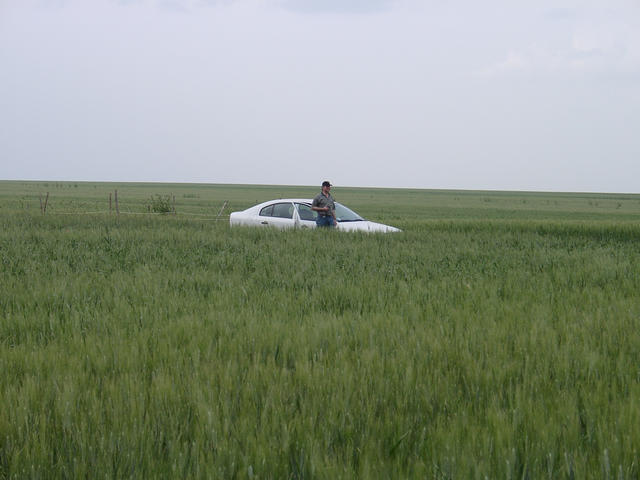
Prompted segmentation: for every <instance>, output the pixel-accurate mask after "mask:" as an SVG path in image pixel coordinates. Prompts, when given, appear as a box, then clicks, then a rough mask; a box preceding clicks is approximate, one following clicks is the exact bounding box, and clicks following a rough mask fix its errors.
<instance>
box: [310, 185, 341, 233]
mask: <svg viewBox="0 0 640 480" xmlns="http://www.w3.org/2000/svg"><path fill="white" fill-rule="evenodd" d="M330 192H331V183H329V182H328V181H326V180H325V181H324V182H322V191H321V192H320V193H319V194H318V195H316V197H315V198H314V199H313V202H312V203H311V209H312V210H315V211H316V212H318V217H317V218H316V225H317V226H318V227H335V226H336V225H337V224H338V222H337V221H336V204H335V202H334V201H333V197H332V196H331V193H330Z"/></svg>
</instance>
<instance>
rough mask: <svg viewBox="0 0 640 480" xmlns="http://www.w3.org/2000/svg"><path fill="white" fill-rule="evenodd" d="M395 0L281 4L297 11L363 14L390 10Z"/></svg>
mask: <svg viewBox="0 0 640 480" xmlns="http://www.w3.org/2000/svg"><path fill="white" fill-rule="evenodd" d="M393 3H394V1H393V0H349V1H345V0H283V1H282V3H281V6H282V7H283V8H285V9H287V10H290V11H293V12H297V13H307V14H312V13H352V14H358V13H359V14H363V13H373V12H381V11H385V10H388V9H390V8H391V7H392V5H393Z"/></svg>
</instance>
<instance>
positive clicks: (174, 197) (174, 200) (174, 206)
mask: <svg viewBox="0 0 640 480" xmlns="http://www.w3.org/2000/svg"><path fill="white" fill-rule="evenodd" d="M173 214H174V215H175V214H176V196H175V195H173Z"/></svg>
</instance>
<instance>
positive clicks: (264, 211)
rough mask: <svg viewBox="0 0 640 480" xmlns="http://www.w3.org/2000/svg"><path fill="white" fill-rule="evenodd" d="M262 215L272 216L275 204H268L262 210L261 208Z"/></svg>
mask: <svg viewBox="0 0 640 480" xmlns="http://www.w3.org/2000/svg"><path fill="white" fill-rule="evenodd" d="M260 216H261V217H271V216H273V205H267V206H266V207H264V208H263V209H262V210H260Z"/></svg>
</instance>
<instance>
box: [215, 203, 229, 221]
mask: <svg viewBox="0 0 640 480" xmlns="http://www.w3.org/2000/svg"><path fill="white" fill-rule="evenodd" d="M227 203H229V200H225V201H224V203H223V204H222V208H221V209H220V211H219V212H218V216H217V217H216V220H218V219H219V218H220V215H222V211H223V210H224V207H226V206H227Z"/></svg>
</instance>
